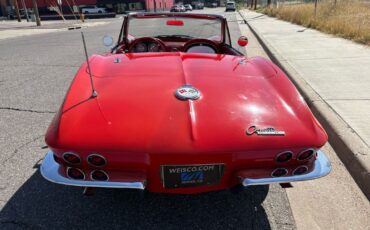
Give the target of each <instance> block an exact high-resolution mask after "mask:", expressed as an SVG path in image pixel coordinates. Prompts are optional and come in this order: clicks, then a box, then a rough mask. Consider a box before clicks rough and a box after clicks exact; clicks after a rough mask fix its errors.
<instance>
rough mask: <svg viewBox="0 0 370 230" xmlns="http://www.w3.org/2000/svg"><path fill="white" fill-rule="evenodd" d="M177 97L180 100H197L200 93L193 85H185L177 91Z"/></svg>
mask: <svg viewBox="0 0 370 230" xmlns="http://www.w3.org/2000/svg"><path fill="white" fill-rule="evenodd" d="M175 96H176V97H177V98H178V99H180V100H197V99H198V98H199V97H200V92H199V90H197V89H196V88H194V87H193V86H191V85H183V86H181V87H180V88H178V89H176V93H175Z"/></svg>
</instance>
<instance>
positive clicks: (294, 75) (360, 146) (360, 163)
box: [238, 11, 370, 200]
mask: <svg viewBox="0 0 370 230" xmlns="http://www.w3.org/2000/svg"><path fill="white" fill-rule="evenodd" d="M238 13H239V14H240V16H241V17H242V18H243V20H244V22H245V24H246V25H248V27H249V28H250V30H251V31H252V33H253V34H254V35H255V36H256V38H257V40H258V41H259V42H260V43H261V45H262V47H263V49H264V50H265V52H266V53H267V55H268V56H269V57H270V58H271V60H272V61H273V62H274V63H275V64H277V65H278V66H279V67H280V68H281V69H282V70H283V71H284V72H285V73H286V74H287V76H288V77H289V78H290V80H291V81H292V82H293V83H294V85H295V86H296V87H297V89H298V90H299V92H300V93H301V95H302V96H303V98H304V99H305V101H306V102H307V104H308V106H309V107H310V109H311V111H312V113H313V114H314V115H315V117H316V118H317V120H318V121H319V122H320V123H321V124H322V126H323V127H324V128H325V130H326V132H327V134H328V136H329V143H330V144H331V146H332V147H333V149H334V150H335V152H336V153H337V155H338V156H339V158H340V160H341V161H342V162H343V163H344V165H345V166H346V168H347V170H348V171H349V172H350V174H351V176H352V177H353V179H354V180H355V182H356V183H357V185H358V186H359V187H360V189H361V190H362V192H363V193H364V194H365V196H366V197H367V199H368V200H370V148H369V147H368V146H367V145H366V144H365V143H364V142H363V140H362V139H361V137H360V136H358V134H357V133H356V132H355V131H354V130H353V129H352V128H351V127H350V126H349V125H348V124H347V123H346V122H345V121H344V120H343V119H342V118H341V117H340V115H339V114H337V113H336V112H335V111H334V110H333V109H332V108H331V107H330V105H329V104H327V103H326V101H325V100H323V99H322V98H321V96H320V95H319V94H318V93H316V91H315V90H314V89H313V88H312V87H311V86H310V85H309V84H308V83H307V82H306V81H305V80H304V78H303V77H302V76H301V75H300V74H299V73H298V72H297V71H296V70H295V69H294V68H292V67H291V66H290V64H289V62H288V61H286V60H285V59H284V58H283V57H282V56H281V55H280V54H279V53H278V52H277V51H276V49H275V48H274V47H273V46H272V45H271V44H269V43H268V41H267V40H265V39H264V37H263V35H261V34H259V33H258V30H257V29H256V28H255V27H253V26H252V25H250V24H249V23H248V22H247V20H246V19H245V18H244V15H243V13H242V12H240V11H238Z"/></svg>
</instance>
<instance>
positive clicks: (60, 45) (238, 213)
mask: <svg viewBox="0 0 370 230" xmlns="http://www.w3.org/2000/svg"><path fill="white" fill-rule="evenodd" d="M206 11H207V12H212V13H215V12H216V13H221V12H222V11H223V9H221V8H219V9H212V10H206ZM222 13H223V12H222ZM235 15H236V14H235V13H227V17H228V19H229V21H230V22H229V27H230V30H231V35H232V40H233V43H234V44H235V42H236V39H237V38H238V37H239V36H240V34H241V33H240V30H239V26H238V24H237V23H241V22H238V21H237V20H236V16H235ZM120 25H121V19H118V18H117V19H116V20H113V21H111V23H109V24H106V25H103V26H96V27H91V28H87V29H84V32H85V36H86V39H87V44H88V50H89V53H90V54H91V53H102V52H105V51H107V49H106V48H105V47H104V46H103V45H102V40H101V39H102V37H103V36H104V35H106V34H109V35H112V36H114V37H117V36H118V32H119V29H120ZM80 36H81V35H80V31H63V32H55V33H49V34H42V35H32V36H28V37H19V38H13V39H5V40H1V41H0V67H1V68H0V130H1V132H0V150H1V154H0V164H1V170H0V207H1V212H0V229H125V228H128V229H209V228H212V229H294V228H295V223H294V219H293V216H292V212H291V209H290V207H289V201H288V199H287V195H286V192H285V190H284V189H282V188H281V187H280V186H279V185H273V186H257V187H250V188H248V189H246V190H245V191H243V192H241V193H238V194H234V193H232V192H230V191H219V192H212V193H206V194H200V195H163V194H151V193H142V192H138V191H131V190H118V189H116V190H114V189H98V190H97V191H96V194H95V195H94V196H91V197H86V196H83V195H82V189H80V188H74V187H66V186H61V185H56V184H52V183H50V182H47V181H46V180H44V179H43V178H42V177H41V175H40V173H39V164H40V161H41V160H42V158H43V156H44V154H45V153H46V151H47V150H46V149H44V148H43V147H44V146H45V143H44V139H43V138H44V134H45V132H46V129H47V127H48V125H49V123H50V121H51V119H52V117H53V115H54V113H55V111H57V109H58V108H59V106H60V104H61V102H62V100H63V97H64V95H65V93H66V91H67V89H68V86H69V84H70V82H71V80H72V79H73V76H74V74H75V72H76V71H77V69H78V68H79V65H80V64H81V63H82V62H83V61H84V54H83V48H82V43H81V38H80ZM261 52H263V51H261Z"/></svg>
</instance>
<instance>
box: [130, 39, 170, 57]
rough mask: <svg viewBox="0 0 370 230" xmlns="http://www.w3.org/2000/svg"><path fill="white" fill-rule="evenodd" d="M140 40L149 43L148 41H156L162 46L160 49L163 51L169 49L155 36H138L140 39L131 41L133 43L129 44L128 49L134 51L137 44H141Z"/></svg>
mask: <svg viewBox="0 0 370 230" xmlns="http://www.w3.org/2000/svg"><path fill="white" fill-rule="evenodd" d="M140 42H144V43H148V42H152V43H156V44H158V46H159V47H160V50H161V52H165V51H167V47H166V45H165V44H164V43H163V42H162V41H161V40H160V39H158V38H153V37H142V38H138V39H135V40H134V41H132V42H131V44H130V45H129V46H128V49H127V51H128V52H129V53H133V52H132V51H133V50H134V48H135V46H136V45H137V44H139V43H140Z"/></svg>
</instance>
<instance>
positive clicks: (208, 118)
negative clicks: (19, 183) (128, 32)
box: [41, 14, 330, 194]
mask: <svg viewBox="0 0 370 230" xmlns="http://www.w3.org/2000/svg"><path fill="white" fill-rule="evenodd" d="M151 15H153V14H151ZM166 15H167V16H168V15H173V14H166ZM190 16H191V15H190ZM190 16H189V15H188V16H187V17H190ZM194 17H195V18H197V17H199V15H195V16H194ZM223 23H224V24H223V25H224V26H227V24H226V21H223ZM124 30H125V29H123V31H124ZM223 30H224V31H227V28H225V29H223ZM128 42H130V41H127V40H125V39H123V43H122V44H121V45H122V46H128V44H127V43H128ZM166 42H169V41H166ZM171 42H173V41H171ZM217 45H220V46H223V45H224V42H220V43H217ZM124 49H125V48H123V49H121V50H124ZM118 50H119V49H118ZM220 50H225V48H223V47H221V48H220ZM231 52H234V53H235V54H233V55H231V54H230V53H231ZM226 53H229V54H226ZM89 64H90V66H91V73H92V80H93V83H94V87H95V90H96V92H97V96H96V97H95V96H94V97H92V96H91V91H92V89H91V85H90V78H89V68H88V66H87V63H84V64H83V65H82V66H81V68H80V69H79V71H78V72H77V74H76V76H75V78H74V80H73V82H72V84H71V87H70V89H69V91H68V93H67V95H66V98H65V100H64V102H63V104H62V106H61V108H60V111H59V112H58V114H57V115H56V116H55V118H54V120H53V121H52V123H51V125H50V127H49V129H48V131H47V134H46V142H47V144H48V146H49V147H50V151H49V153H48V155H47V156H46V158H45V160H44V162H43V164H42V167H41V173H42V175H43V176H44V177H45V178H46V179H48V180H50V181H52V182H56V183H61V184H66V185H75V186H82V187H117V188H137V189H147V190H148V191H151V192H162V193H182V194H188V193H200V192H207V191H214V190H220V189H227V188H231V187H233V186H237V185H240V184H242V185H244V186H248V185H254V184H269V183H274V182H277V183H279V182H291V181H299V180H307V179H314V178H317V177H321V176H325V175H326V174H328V173H329V171H330V163H329V161H328V160H327V158H326V157H325V154H324V153H322V152H321V151H320V150H319V149H320V148H321V147H322V146H323V145H324V144H325V143H326V141H327V135H326V133H325V131H324V129H323V128H322V127H321V125H320V124H319V123H318V121H317V120H316V119H315V117H314V116H313V115H312V113H311V111H310V109H309V108H308V106H307V105H306V103H305V101H304V99H303V98H302V96H301V95H300V94H299V93H298V91H297V90H296V88H295V87H294V85H293V84H292V83H291V82H290V80H289V79H288V78H287V77H286V75H285V74H284V73H283V72H282V71H281V70H280V69H279V68H278V67H277V66H276V65H274V64H273V63H272V62H270V61H269V60H266V59H263V58H260V57H255V58H246V57H244V56H242V55H241V54H238V53H236V51H233V50H232V49H231V48H230V50H229V51H227V52H222V51H221V52H220V53H218V54H204V53H186V52H182V51H181V50H180V51H174V52H146V53H127V52H124V51H122V52H117V53H110V54H105V55H93V56H91V57H90V58H89ZM182 86H189V87H194V89H196V90H198V91H199V92H200V94H199V95H198V96H199V97H198V98H196V99H190V100H186V99H184V100H183V99H181V98H178V97H176V92H177V91H176V90H177V89H178V88H179V87H182ZM264 131H265V132H264ZM269 131H270V133H269ZM279 131H281V132H283V134H282V133H280V134H279V133H277V132H279ZM306 150H309V151H311V150H312V151H313V152H312V156H310V157H309V158H307V159H304V160H299V159H298V157H299V156H298V155H299V154H301V153H302V152H304V151H306ZM287 151H288V152H289V154H288V155H287V157H288V158H289V159H287V160H286V161H284V162H279V161H280V160H277V157H279V154H280V153H286V152H287ZM66 152H73V153H74V154H75V155H76V156H77V157H78V158H79V159H80V162H79V163H78V164H76V165H74V164H70V163H68V162H66V160H65V159H64V158H63V157H65V156H64V155H63V154H65V153H66ZM310 153H311V152H310ZM91 154H98V155H99V156H102V157H103V158H104V159H105V161H106V162H105V164H104V165H103V166H99V167H98V166H94V165H92V164H89V163H88V160H87V159H88V157H89V156H90V155H91ZM72 158H73V156H72ZM72 158H71V159H72ZM283 160H284V159H283ZM213 165H216V166H217V170H219V172H217V173H218V174H217V173H216V174H217V175H218V176H219V177H218V178H216V179H214V178H213V179H212V180H211V179H210V180H209V181H201V179H202V180H203V179H204V180H206V179H205V177H204V176H205V175H203V174H202V173H203V172H201V174H197V175H198V178H197V175H195V174H191V173H193V171H194V172H199V171H202V170H208V169H210V168H212V167H213ZM164 166H173V167H174V168H173V170H177V172H178V174H179V175H180V174H181V175H180V176H181V180H180V182H179V183H180V184H179V183H178V182H176V183H172V182H171V183H172V184H171V185H170V186H168V185H166V181H165V180H166V178H165V176H164V174H165V172H164V171H163V170H164V169H166V168H164ZM177 166H178V168H176V167H177ZM301 166H304V168H305V169H306V171H305V172H303V173H302V174H301V173H299V174H298V173H297V174H296V173H294V174H293V171H295V170H296V169H297V168H299V167H301ZM68 168H77V169H78V170H79V171H80V172H82V173H83V174H84V175H85V176H84V178H83V179H82V178H80V179H74V178H71V176H70V175H69V174H68V175H67V169H68ZM212 169H213V168H212ZM277 169H285V170H286V171H284V170H281V171H282V172H284V173H282V174H284V175H282V174H281V175H280V174H279V175H278V176H274V175H273V174H272V173H273V172H277V171H275V170H277ZM94 170H98V171H100V170H101V171H103V172H104V173H106V175H107V178H105V177H104V181H98V180H94V179H93V178H91V175H92V174H91V173H92V172H93V171H94ZM181 170H182V171H184V172H186V170H188V172H189V173H190V176H192V177H195V182H194V180H190V182H189V180H187V183H188V184H186V183H185V184H184V186H182V185H181V183H182V182H183V181H182V179H183V178H185V179H186V176H189V175H183V174H182V173H181V172H182V171H181ZM192 170H193V171H192ZM302 170H303V169H302ZM169 172H171V170H170V171H169ZM285 172H286V173H285ZM295 172H297V171H295ZM166 173H167V172H166ZM212 173H213V172H212ZM216 174H212V175H216ZM72 176H73V174H72ZM175 176H177V174H176V175H174V177H175ZM211 177H212V176H211ZM216 177H217V176H216ZM105 179H106V180H105ZM175 180H177V179H175ZM193 182H194V183H193ZM169 184H170V183H169Z"/></svg>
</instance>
